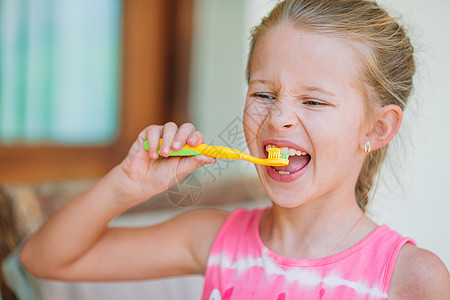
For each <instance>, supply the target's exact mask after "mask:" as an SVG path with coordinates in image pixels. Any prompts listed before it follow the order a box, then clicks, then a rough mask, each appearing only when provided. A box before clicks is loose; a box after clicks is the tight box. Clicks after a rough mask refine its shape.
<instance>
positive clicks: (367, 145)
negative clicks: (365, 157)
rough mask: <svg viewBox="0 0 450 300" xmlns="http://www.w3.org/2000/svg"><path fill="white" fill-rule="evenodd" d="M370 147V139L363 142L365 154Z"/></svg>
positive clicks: (368, 151)
mask: <svg viewBox="0 0 450 300" xmlns="http://www.w3.org/2000/svg"><path fill="white" fill-rule="evenodd" d="M371 148H372V143H371V142H370V141H366V143H365V144H364V152H366V154H369V153H370V149H371Z"/></svg>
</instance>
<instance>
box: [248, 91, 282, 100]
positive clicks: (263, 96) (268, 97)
mask: <svg viewBox="0 0 450 300" xmlns="http://www.w3.org/2000/svg"><path fill="white" fill-rule="evenodd" d="M253 97H256V98H261V99H264V100H275V99H276V98H275V97H274V96H272V95H271V94H267V93H254V94H253Z"/></svg>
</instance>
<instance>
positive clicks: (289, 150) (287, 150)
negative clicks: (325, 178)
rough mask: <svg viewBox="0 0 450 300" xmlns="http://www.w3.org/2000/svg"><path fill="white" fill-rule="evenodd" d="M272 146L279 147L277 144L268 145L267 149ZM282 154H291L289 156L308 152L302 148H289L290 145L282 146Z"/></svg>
mask: <svg viewBox="0 0 450 300" xmlns="http://www.w3.org/2000/svg"><path fill="white" fill-rule="evenodd" d="M270 148H278V147H277V146H275V145H266V151H268V149H270ZM280 149H281V155H285V154H289V156H293V155H298V156H302V155H306V154H307V153H306V152H302V151H300V150H296V149H294V148H289V147H281V148H280Z"/></svg>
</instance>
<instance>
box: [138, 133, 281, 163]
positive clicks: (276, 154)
mask: <svg viewBox="0 0 450 300" xmlns="http://www.w3.org/2000/svg"><path fill="white" fill-rule="evenodd" d="M161 141H162V139H160V140H159V146H160V147H161ZM144 148H145V149H146V150H147V151H148V141H147V140H146V141H145V142H144ZM267 151H268V152H269V158H265V159H264V158H257V157H254V156H251V155H249V154H247V153H245V152H242V151H239V150H236V149H232V148H228V147H223V146H212V145H206V144H200V145H198V146H196V147H191V146H189V145H185V146H184V147H183V148H181V150H179V151H174V150H170V156H195V155H206V156H209V157H215V158H221V159H241V160H245V161H248V162H252V163H255V164H258V165H265V166H286V165H288V164H289V159H288V157H289V154H284V155H281V149H280V148H269V149H267ZM158 152H159V151H158Z"/></svg>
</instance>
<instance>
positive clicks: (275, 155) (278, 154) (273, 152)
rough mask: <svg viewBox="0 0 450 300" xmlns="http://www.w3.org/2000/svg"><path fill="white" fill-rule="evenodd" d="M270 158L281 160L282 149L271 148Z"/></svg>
mask: <svg viewBox="0 0 450 300" xmlns="http://www.w3.org/2000/svg"><path fill="white" fill-rule="evenodd" d="M268 152H269V158H280V157H281V149H280V148H270V149H268Z"/></svg>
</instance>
